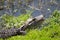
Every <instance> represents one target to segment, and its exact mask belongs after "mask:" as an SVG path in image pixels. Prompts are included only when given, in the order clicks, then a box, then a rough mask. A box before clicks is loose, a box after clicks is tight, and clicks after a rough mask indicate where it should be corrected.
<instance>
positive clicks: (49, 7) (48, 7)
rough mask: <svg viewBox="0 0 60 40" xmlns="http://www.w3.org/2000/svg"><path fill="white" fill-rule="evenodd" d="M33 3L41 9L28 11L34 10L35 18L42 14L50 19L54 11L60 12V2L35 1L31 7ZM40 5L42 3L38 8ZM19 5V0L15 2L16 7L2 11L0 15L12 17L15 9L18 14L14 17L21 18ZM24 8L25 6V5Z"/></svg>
mask: <svg viewBox="0 0 60 40" xmlns="http://www.w3.org/2000/svg"><path fill="white" fill-rule="evenodd" d="M33 3H34V7H36V8H38V9H40V10H36V9H31V8H29V7H28V8H27V10H34V11H33V13H32V16H33V17H35V16H38V15H40V14H43V15H45V17H49V15H51V13H52V12H53V11H54V10H56V9H57V10H60V0H55V1H53V2H52V1H51V0H40V1H38V0H34V2H32V3H30V5H31V6H33ZM38 3H40V7H38ZM7 4H8V3H7V2H5V3H4V5H7ZM17 4H18V2H17V0H15V6H14V7H12V8H11V9H9V10H5V9H4V10H1V11H0V15H3V14H5V13H9V14H10V15H12V13H13V12H12V11H13V10H14V9H16V10H17V12H14V16H19V15H21V8H18V7H17V6H16V5H17ZM23 7H24V5H23ZM24 8H26V7H24ZM5 11H6V12H5Z"/></svg>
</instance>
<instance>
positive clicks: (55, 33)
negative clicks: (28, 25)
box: [1, 10, 60, 40]
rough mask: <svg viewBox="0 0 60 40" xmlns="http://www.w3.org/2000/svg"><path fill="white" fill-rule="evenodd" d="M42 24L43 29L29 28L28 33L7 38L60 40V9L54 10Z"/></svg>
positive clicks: (16, 39) (14, 39)
mask: <svg viewBox="0 0 60 40" xmlns="http://www.w3.org/2000/svg"><path fill="white" fill-rule="evenodd" d="M26 17H27V16H26ZM21 18H22V16H21ZM26 19H28V18H26ZM21 20H25V18H24V17H23V18H22V19H21ZM42 26H43V28H42V29H37V28H36V29H30V30H29V29H28V30H29V31H27V34H26V35H17V36H12V37H10V38H7V39H6V40H60V11H57V10H56V11H54V12H53V13H52V15H51V16H50V17H49V18H48V19H46V20H45V21H44V23H43V24H42ZM32 27H33V26H32ZM37 27H38V26H37ZM1 40H2V39H1Z"/></svg>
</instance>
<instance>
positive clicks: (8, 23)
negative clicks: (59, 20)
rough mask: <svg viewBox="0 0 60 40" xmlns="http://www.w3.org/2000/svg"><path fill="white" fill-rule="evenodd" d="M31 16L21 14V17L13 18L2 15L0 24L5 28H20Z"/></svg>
mask: <svg viewBox="0 0 60 40" xmlns="http://www.w3.org/2000/svg"><path fill="white" fill-rule="evenodd" d="M30 15H31V14H22V15H21V16H18V17H15V16H11V15H8V14H4V15H3V16H1V19H2V20H1V22H0V24H3V25H4V26H5V27H13V26H16V27H20V25H22V24H23V23H24V22H25V21H26V20H27V19H28V18H29V17H30Z"/></svg>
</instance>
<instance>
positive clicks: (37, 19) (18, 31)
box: [0, 15, 44, 39]
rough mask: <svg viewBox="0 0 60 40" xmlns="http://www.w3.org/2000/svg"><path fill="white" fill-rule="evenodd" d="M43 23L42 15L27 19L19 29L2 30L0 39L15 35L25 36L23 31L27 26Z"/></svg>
mask: <svg viewBox="0 0 60 40" xmlns="http://www.w3.org/2000/svg"><path fill="white" fill-rule="evenodd" d="M42 21H44V17H43V15H39V16H37V17H34V18H29V19H28V20H27V21H26V22H25V23H24V24H23V25H22V26H21V27H20V28H15V27H13V28H10V29H3V30H0V38H3V39H4V38H8V37H11V36H16V35H21V34H26V32H25V30H26V28H27V27H29V25H33V24H35V23H38V22H42Z"/></svg>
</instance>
